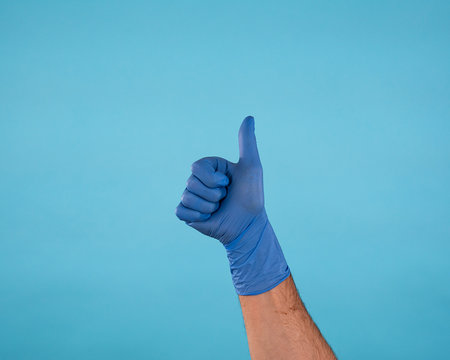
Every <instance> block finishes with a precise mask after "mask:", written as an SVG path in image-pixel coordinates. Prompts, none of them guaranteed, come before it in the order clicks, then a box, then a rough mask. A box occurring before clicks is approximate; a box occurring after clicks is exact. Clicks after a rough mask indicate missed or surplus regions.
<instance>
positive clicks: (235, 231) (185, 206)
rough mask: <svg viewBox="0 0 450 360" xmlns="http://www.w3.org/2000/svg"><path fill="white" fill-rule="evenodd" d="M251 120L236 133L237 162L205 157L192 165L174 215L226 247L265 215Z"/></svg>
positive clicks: (248, 118) (261, 175) (246, 121)
mask: <svg viewBox="0 0 450 360" xmlns="http://www.w3.org/2000/svg"><path fill="white" fill-rule="evenodd" d="M254 130H255V123H254V119H253V117H251V116H248V117H246V118H245V119H244V121H243V122H242V125H241V127H240V129H239V153H240V156H239V161H238V163H236V164H235V163H232V162H230V161H227V160H225V159H222V158H219V157H207V158H203V159H200V160H198V161H196V162H195V163H194V164H193V165H192V175H191V176H190V177H189V179H188V181H187V187H186V190H185V191H184V193H183V195H182V197H181V202H180V204H179V205H178V207H177V209H176V215H177V216H178V218H179V219H180V220H184V221H185V222H186V223H187V224H188V225H189V226H192V227H193V228H194V229H197V230H198V231H200V232H201V233H203V234H205V235H208V236H211V237H213V238H216V239H218V240H219V241H220V242H222V244H224V245H226V244H229V243H230V242H231V241H233V240H234V239H236V238H237V237H238V236H239V235H240V234H241V233H242V232H243V231H244V230H245V229H247V228H248V227H249V225H250V224H251V223H252V222H253V221H254V220H255V219H256V218H257V217H258V216H259V217H261V216H262V215H263V213H264V192H263V173H262V166H261V161H260V159H259V154H258V148H257V146H256V137H255V131H254Z"/></svg>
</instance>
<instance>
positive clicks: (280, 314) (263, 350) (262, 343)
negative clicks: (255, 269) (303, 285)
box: [239, 276, 336, 360]
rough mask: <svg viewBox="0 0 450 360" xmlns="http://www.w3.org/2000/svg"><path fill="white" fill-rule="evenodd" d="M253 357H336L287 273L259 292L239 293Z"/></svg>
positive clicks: (255, 359) (257, 359)
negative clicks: (271, 287)
mask: <svg viewBox="0 0 450 360" xmlns="http://www.w3.org/2000/svg"><path fill="white" fill-rule="evenodd" d="M239 300H240V303H241V307H242V313H243V316H244V321H245V327H246V331H247V338H248V344H249V348H250V354H251V357H252V359H253V360H261V359H335V358H336V357H335V356H334V354H333V351H332V350H331V348H330V347H329V345H328V344H327V342H326V341H325V339H324V338H323V337H322V335H321V333H320V331H319V329H318V328H317V326H316V325H315V324H314V322H313V320H312V319H311V317H310V316H309V314H308V312H307V311H306V309H305V306H304V305H303V303H302V301H301V299H300V297H299V295H298V293H297V289H296V287H295V284H294V281H293V279H292V277H291V276H289V277H288V278H287V279H286V280H285V281H283V282H282V283H281V284H280V285H278V286H276V287H275V288H273V289H272V290H270V291H268V292H265V293H262V294H260V295H251V296H239Z"/></svg>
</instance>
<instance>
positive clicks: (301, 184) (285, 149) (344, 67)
mask: <svg viewBox="0 0 450 360" xmlns="http://www.w3.org/2000/svg"><path fill="white" fill-rule="evenodd" d="M0 4H1V5H0V241H1V242H0V359H2V360H9V359H14V360H15V359H36V360H40V359H109V360H111V359H248V358H249V355H248V350H247V343H246V338H245V330H244V326H243V321H242V318H241V313H240V308H239V303H238V299H237V296H236V294H235V292H234V289H233V286H232V283H231V278H230V274H229V269H228V263H227V258H226V255H225V251H224V249H223V247H222V246H221V245H220V244H219V243H218V242H217V241H215V240H213V239H209V238H207V237H205V236H203V235H201V234H200V233H197V232H195V231H194V230H193V229H191V228H189V227H187V226H186V225H185V224H184V223H183V222H180V221H178V219H177V218H176V217H175V215H174V210H175V206H176V205H177V204H178V201H179V197H180V195H181V193H182V191H183V189H184V186H185V180H186V179H187V177H188V176H189V172H190V164H191V163H192V162H193V161H195V160H197V159H198V158H200V157H203V156H208V155H217V156H222V157H226V158H228V159H230V160H232V161H236V160H237V156H238V146H237V131H238V128H239V124H240V122H241V120H242V119H243V118H244V117H245V116H246V115H253V116H255V119H256V133H257V138H258V143H259V147H260V154H261V158H262V163H263V166H264V171H265V191H266V207H267V211H268V213H269V216H270V218H271V222H272V224H273V226H274V228H275V231H276V233H277V235H278V238H279V241H280V243H281V245H282V247H283V249H284V253H285V256H286V258H287V261H288V263H289V265H290V267H291V269H292V272H293V275H294V278H295V280H296V283H297V286H298V288H299V290H300V293H301V296H302V298H303V300H304V302H305V304H306V306H307V308H308V309H309V311H310V313H311V315H312V317H313V318H314V319H315V321H316V322H317V324H318V325H319V327H320V329H321V330H322V332H323V334H324V335H325V337H326V338H327V339H328V341H329V343H330V344H331V346H332V347H333V348H334V350H335V351H336V353H337V355H338V356H339V357H341V358H342V359H431V358H433V359H444V358H448V357H449V356H450V355H449V353H450V345H449V337H450V328H449V323H450V310H449V309H450V287H449V278H450V265H449V256H450V225H449V224H450V192H449V185H450V145H449V143H450V139H449V138H450V106H449V99H450V67H449V64H450V51H449V44H450V20H449V19H450V5H449V2H446V1H442V2H439V1H404V2H397V1H392V2H391V1H376V2H375V1H362V2H361V1H359V2H358V1H355V2H351V1H345V2H342V1H341V2H332V1H326V2H298V1H292V2H265V1H252V2H243V1H227V2H207V1H204V2H197V1H171V2H169V1H167V2H166V1H157V2H148V1H94V2H92V1H89V2H88V1H86V2H79V1H59V2H57V1H54V2H47V1H38V2H25V1H23V2H7V1H2V2H1V3H0Z"/></svg>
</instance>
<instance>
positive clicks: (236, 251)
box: [225, 210, 290, 295]
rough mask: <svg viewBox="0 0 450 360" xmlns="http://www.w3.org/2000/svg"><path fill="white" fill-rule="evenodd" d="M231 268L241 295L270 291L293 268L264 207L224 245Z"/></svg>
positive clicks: (237, 289) (233, 278)
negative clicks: (236, 235) (235, 236)
mask: <svg viewBox="0 0 450 360" xmlns="http://www.w3.org/2000/svg"><path fill="white" fill-rule="evenodd" d="M225 249H226V251H227V255H228V259H229V262H230V271H231V276H232V280H233V284H234V286H235V288H236V292H237V293H238V294H239V295H257V294H261V293H263V292H266V291H269V290H271V289H272V288H274V287H275V286H277V285H278V284H279V283H281V282H282V281H283V280H285V279H286V278H287V277H288V276H289V274H290V270H289V267H288V265H287V263H286V260H285V258H284V255H283V252H282V250H281V247H280V245H279V243H278V239H277V237H276V235H275V232H274V231H273V228H272V226H271V224H270V222H269V220H268V218H267V214H266V212H265V210H263V211H262V212H261V213H260V214H259V215H257V216H255V218H254V219H253V220H252V222H251V223H250V225H249V226H248V227H247V228H246V229H245V230H244V231H243V232H242V233H241V234H240V235H239V236H238V237H237V238H236V239H234V240H233V241H232V242H231V243H229V244H227V245H225Z"/></svg>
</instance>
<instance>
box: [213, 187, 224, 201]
mask: <svg viewBox="0 0 450 360" xmlns="http://www.w3.org/2000/svg"><path fill="white" fill-rule="evenodd" d="M221 195H222V192H221V191H220V190H219V189H214V191H213V192H212V194H211V198H212V200H213V201H214V202H217V201H219V200H220V197H221Z"/></svg>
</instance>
